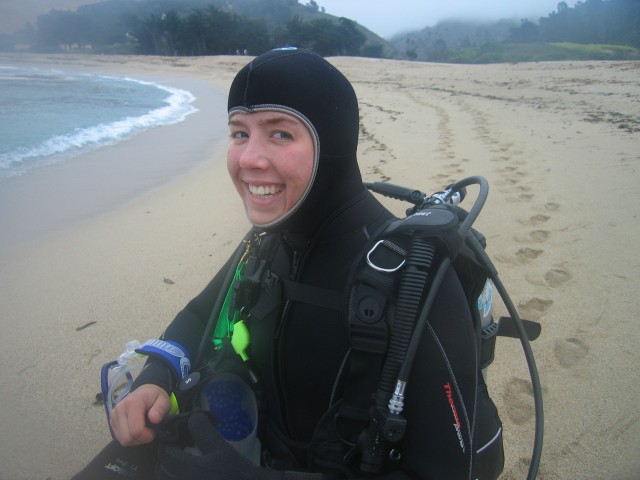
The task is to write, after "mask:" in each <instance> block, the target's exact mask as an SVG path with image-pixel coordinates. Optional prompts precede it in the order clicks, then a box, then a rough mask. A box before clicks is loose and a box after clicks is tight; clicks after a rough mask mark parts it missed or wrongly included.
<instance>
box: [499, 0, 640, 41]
mask: <svg viewBox="0 0 640 480" xmlns="http://www.w3.org/2000/svg"><path fill="white" fill-rule="evenodd" d="M509 40H510V41H512V42H522V43H529V42H573V43H592V44H612V45H629V46H633V47H640V1H638V0H585V1H584V2H578V3H576V4H575V6H574V7H573V8H570V7H569V6H568V5H567V3H566V2H564V1H562V2H560V3H558V6H557V10H556V11H555V12H551V13H550V14H549V15H548V16H547V17H542V18H540V19H539V21H538V25H536V24H534V23H533V22H531V21H529V20H528V19H525V20H522V23H521V25H520V27H519V28H516V29H513V31H512V33H511V37H510V39H509Z"/></svg>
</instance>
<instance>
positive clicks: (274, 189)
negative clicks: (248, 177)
mask: <svg viewBox="0 0 640 480" xmlns="http://www.w3.org/2000/svg"><path fill="white" fill-rule="evenodd" d="M247 188H248V189H249V192H250V193H251V195H253V196H254V197H258V198H268V197H271V196H273V195H277V194H278V193H280V192H281V191H282V190H284V188H283V187H282V186H280V185H250V184H247Z"/></svg>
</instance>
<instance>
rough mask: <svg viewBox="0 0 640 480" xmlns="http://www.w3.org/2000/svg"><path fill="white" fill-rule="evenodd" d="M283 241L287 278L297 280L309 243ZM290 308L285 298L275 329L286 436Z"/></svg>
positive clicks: (288, 301)
mask: <svg viewBox="0 0 640 480" xmlns="http://www.w3.org/2000/svg"><path fill="white" fill-rule="evenodd" d="M282 238H283V241H284V243H285V244H286V245H287V246H288V247H289V249H290V251H291V268H290V270H289V278H290V279H291V280H292V281H298V280H299V279H300V278H299V277H300V273H301V265H302V264H303V260H304V259H305V258H306V255H307V253H308V252H309V250H310V248H309V244H308V243H307V244H305V246H304V247H303V248H302V249H300V248H299V247H297V246H296V245H295V244H294V243H293V241H291V239H289V238H287V235H286V234H283V236H282ZM290 310H291V301H290V300H288V299H287V300H286V301H285V304H284V307H283V309H282V316H281V318H280V324H279V326H278V329H277V331H276V335H275V339H274V340H275V345H274V346H275V352H276V359H275V364H276V369H275V372H274V373H275V378H276V381H277V386H278V396H279V397H280V401H281V405H282V419H283V427H284V428H285V430H286V434H287V436H289V432H290V425H289V418H288V416H287V413H288V412H289V401H288V400H289V399H288V395H287V392H288V388H287V383H286V381H285V376H284V375H283V372H284V371H285V351H284V350H285V342H284V332H285V331H286V328H287V323H288V322H289V320H290V319H289V314H290Z"/></svg>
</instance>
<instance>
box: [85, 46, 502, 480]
mask: <svg viewBox="0 0 640 480" xmlns="http://www.w3.org/2000/svg"><path fill="white" fill-rule="evenodd" d="M228 115H229V131H230V140H229V146H228V150H227V167H228V171H229V174H230V176H231V180H232V182H233V183H234V185H235V187H236V189H237V191H238V193H239V195H240V198H241V200H242V202H243V204H244V207H245V211H246V215H247V218H248V219H249V221H250V222H251V224H252V225H253V228H252V229H251V231H250V232H249V233H248V234H247V236H246V237H245V238H244V240H243V241H242V243H241V244H240V246H239V247H238V249H237V252H236V253H235V254H234V255H233V256H232V257H231V258H230V259H229V260H228V261H227V263H226V264H225V265H224V266H223V267H222V269H221V270H220V271H219V272H218V273H217V274H216V276H215V277H214V278H213V279H212V281H211V282H210V283H209V285H207V286H206V287H205V288H204V290H203V291H202V292H201V293H200V294H199V295H197V296H196V297H195V298H194V299H193V300H192V301H191V302H190V303H189V304H188V305H187V306H186V307H185V308H184V310H182V311H181V312H179V313H178V315H177V316H176V317H175V319H174V320H173V321H172V322H171V324H170V325H169V326H168V327H167V329H166V330H165V332H164V333H163V335H162V337H161V339H160V340H159V341H154V342H151V343H150V344H149V345H147V346H146V347H144V348H143V349H142V351H143V352H144V353H147V354H149V359H148V361H147V365H146V367H145V369H144V370H143V371H142V373H141V374H140V375H139V376H138V377H137V379H136V381H135V383H134V385H133V389H132V391H131V392H130V393H129V394H128V395H127V396H126V397H125V398H124V399H123V400H122V401H120V402H119V403H117V404H116V405H115V408H114V409H113V410H112V411H111V413H110V425H111V428H112V431H113V434H114V437H115V438H116V440H114V441H113V442H112V443H110V444H109V445H108V446H107V447H106V448H105V449H104V450H103V451H102V452H101V453H100V454H99V455H98V456H97V457H96V458H95V459H94V460H93V461H92V462H91V464H89V465H88V466H87V467H86V468H85V469H84V470H83V471H82V472H81V473H80V474H78V475H77V476H76V477H75V478H76V479H89V478H90V479H94V480H95V479H102V478H123V477H127V478H136V479H147V478H149V479H151V478H160V479H164V478H166V479H177V478H181V479H182V478H184V479H197V478H203V479H204V478H210V479H258V478H259V479H263V478H264V479H276V478H278V479H324V478H327V479H328V478H389V479H417V478H444V479H469V478H474V479H475V478H481V479H494V478H497V477H498V476H499V474H500V472H501V470H502V466H503V456H502V438H501V434H500V435H495V434H492V438H490V439H487V438H485V437H484V436H483V426H482V425H480V424H479V419H480V418H482V419H483V422H486V421H488V422H494V423H495V422H497V424H498V426H499V419H498V417H497V412H496V410H495V407H494V406H493V403H492V402H491V400H490V398H489V397H488V394H487V392H486V388H485V387H484V384H483V383H481V382H482V381H481V380H478V377H479V376H480V377H481V375H480V373H479V371H478V369H477V367H475V368H472V369H471V371H470V372H469V371H462V370H461V371H458V369H459V368H460V369H462V367H460V366H461V365H466V364H467V363H470V364H472V365H476V361H475V346H474V342H475V337H474V332H473V327H472V320H471V315H470V312H469V307H468V303H467V300H466V297H465V293H464V291H463V289H462V286H461V284H460V281H459V279H458V277H457V275H456V274H455V272H454V271H453V270H450V271H449V272H448V273H447V274H446V277H445V280H444V283H443V286H442V288H441V290H440V293H439V296H438V298H437V300H436V302H435V304H434V306H433V309H432V312H433V313H432V316H431V317H430V318H431V321H432V322H433V323H434V324H439V323H443V324H446V325H450V326H451V328H452V330H453V331H455V332H458V333H457V334H456V335H457V337H456V338H455V342H456V345H457V346H459V348H457V349H456V352H454V353H453V354H452V356H451V358H450V364H449V368H447V366H446V365H444V364H442V363H441V362H440V363H439V362H437V361H436V360H434V359H435V358H436V354H438V355H439V353H438V352H439V350H438V344H437V342H436V341H435V340H434V339H433V338H432V337H430V336H428V335H427V334H425V335H424V338H422V339H421V340H420V341H421V343H420V346H419V351H418V353H417V360H416V362H415V364H414V365H413V369H412V371H411V379H412V381H411V385H412V388H410V389H409V390H408V391H407V394H406V399H405V405H404V412H403V415H404V417H405V418H406V420H407V429H406V433H405V434H404V437H403V438H402V439H401V440H400V441H398V442H396V443H394V444H392V445H391V446H390V447H389V448H388V449H387V450H385V449H382V451H383V452H384V455H383V456H381V458H378V459H377V460H376V459H374V460H376V461H379V464H376V463H375V461H374V462H373V464H372V463H369V464H367V465H368V466H366V465H365V467H363V463H364V462H363V461H362V458H363V450H364V449H366V445H362V441H361V440H362V438H365V433H366V431H367V425H368V423H369V418H368V408H369V406H370V405H369V403H370V400H371V398H369V397H370V396H368V395H367V390H366V388H362V387H360V386H359V385H367V383H366V381H365V379H364V378H356V377H358V376H362V377H367V376H368V375H369V374H370V373H371V372H373V373H374V374H375V379H377V377H378V375H379V374H378V372H377V370H376V369H375V368H373V367H374V366H375V361H377V360H369V359H370V358H371V359H377V358H378V357H380V354H379V353H380V352H378V353H376V352H371V356H370V357H369V356H367V355H369V353H367V352H365V353H364V354H362V353H358V354H356V353H355V352H354V351H355V350H356V348H355V346H354V345H353V344H352V341H353V339H354V338H356V334H357V332H353V331H351V330H350V325H349V322H348V321H347V320H346V319H345V315H344V313H343V310H342V305H343V302H342V300H343V298H347V295H346V294H345V292H348V291H349V287H350V286H351V285H350V283H349V281H350V280H349V279H350V277H351V270H352V265H353V263H354V260H355V259H358V258H360V257H361V255H362V251H363V249H364V247H365V245H367V244H368V242H369V240H370V239H371V238H372V237H374V235H375V234H376V232H378V231H379V230H380V229H381V227H383V226H385V225H386V224H387V223H388V222H389V221H390V220H392V219H394V216H393V215H392V214H391V213H390V212H389V211H388V210H387V209H385V208H384V207H383V206H382V204H381V203H379V202H378V200H376V199H375V198H374V196H373V195H371V194H370V193H369V192H368V191H367V189H366V188H365V186H364V185H363V181H362V178H361V174H360V170H359V167H358V163H357V155H356V152H357V146H358V137H359V110H358V102H357V98H356V95H355V92H354V90H353V87H352V85H351V84H350V83H349V81H348V80H347V79H346V78H345V77H344V76H343V75H342V73H340V72H339V71H338V70H337V69H336V68H335V67H334V66H333V65H331V64H330V63H329V62H327V61H326V60H324V59H323V58H322V57H320V56H318V55H315V54H313V53H310V52H308V51H305V50H298V49H293V48H287V49H278V50H273V51H271V52H268V53H265V54H263V55H261V56H259V57H257V58H255V59H253V60H252V61H251V62H250V63H249V64H248V65H246V66H245V67H244V68H242V69H241V70H240V72H239V73H238V74H237V76H236V77H235V79H234V81H233V83H232V85H231V88H230V91H229V98H228ZM438 358H439V357H438ZM185 365H186V366H187V367H185ZM226 373H230V374H231V377H230V378H233V379H236V380H237V379H240V380H241V382H243V385H244V386H247V385H248V386H249V387H250V391H251V393H252V395H253V396H252V397H251V395H250V397H251V399H252V400H253V401H255V405H257V407H256V408H257V412H258V419H257V425H255V423H256V422H255V421H254V422H253V423H254V424H253V425H250V426H249V428H248V434H247V437H245V436H244V434H243V435H240V438H231V437H230V436H229V435H231V434H232V433H233V432H228V431H226V430H224V428H223V427H225V425H228V424H227V423H225V422H227V421H228V420H229V417H233V420H232V421H236V422H237V423H241V420H243V419H244V417H242V414H241V413H238V412H237V411H236V410H234V409H235V408H236V407H238V405H237V403H239V400H237V401H236V400H233V399H238V398H240V394H238V396H233V395H232V396H231V397H224V395H225V394H224V393H219V392H220V390H214V389H212V388H213V387H211V385H215V382H216V381H218V380H217V379H218V375H221V374H226ZM454 374H455V375H454ZM451 376H453V378H454V380H450V381H449V380H448V381H446V382H443V381H441V378H445V377H446V378H450V377H451ZM358 382H363V383H362V384H359V383H358ZM478 382H480V384H478ZM192 385H195V386H193V387H192ZM478 385H480V388H478ZM202 392H204V393H202ZM212 392H213V393H212ZM216 392H218V393H216ZM227 393H228V390H227ZM203 396H205V397H206V398H208V402H209V403H208V408H209V410H210V411H211V412H212V413H213V415H209V414H206V413H202V412H198V411H197V409H196V412H192V413H190V412H191V410H192V405H193V404H194V403H197V404H199V405H202V401H201V400H199V399H201V398H202V397H203ZM359 396H361V397H363V398H359ZM221 398H226V399H229V398H231V399H232V400H231V401H230V402H229V403H230V405H228V404H227V405H226V406H224V408H226V409H227V410H224V408H223V409H222V410H217V411H215V409H214V406H213V404H215V403H216V402H218V403H222V402H221V400H220V399H221ZM243 398H244V397H243ZM354 398H358V400H359V401H361V404H360V405H359V408H355V409H354V408H352V407H349V408H347V407H348V405H347V404H348V403H349V402H351V401H352V400H353V399H354ZM176 399H177V407H178V408H179V409H180V412H181V413H180V414H179V415H169V412H170V410H171V411H174V410H175V407H176ZM461 399H464V400H465V401H464V402H461ZM467 400H468V402H467ZM198 402H200V403H198ZM234 402H235V403H234ZM252 405H253V403H252ZM465 405H468V407H467V408H466V409H465ZM221 408H222V407H221ZM229 409H231V410H229ZM205 410H206V409H205ZM230 411H232V412H234V413H232V414H229V412H230ZM225 412H226V413H225ZM239 419H240V420H239ZM465 419H466V420H467V421H465ZM252 428H253V431H251V430H252ZM499 432H501V430H499ZM178 437H179V440H177V438H178ZM254 437H255V438H254ZM185 438H187V439H188V440H185ZM245 438H253V444H252V447H250V448H247V447H246V445H243V446H242V447H240V443H242V442H241V441H244V439H245ZM225 439H226V440H225ZM227 440H229V441H227ZM247 452H250V453H247ZM363 470H364V471H363Z"/></svg>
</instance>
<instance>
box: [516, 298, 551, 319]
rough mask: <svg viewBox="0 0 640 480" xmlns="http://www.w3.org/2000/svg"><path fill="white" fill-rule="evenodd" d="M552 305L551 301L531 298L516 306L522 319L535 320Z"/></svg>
mask: <svg viewBox="0 0 640 480" xmlns="http://www.w3.org/2000/svg"><path fill="white" fill-rule="evenodd" d="M551 305H553V300H543V299H541V298H532V299H531V300H527V301H526V302H522V303H519V304H518V310H520V312H521V313H522V316H523V317H524V318H528V319H531V320H536V319H538V318H540V316H541V315H542V314H544V313H545V312H546V311H547V310H549V307H551Z"/></svg>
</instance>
